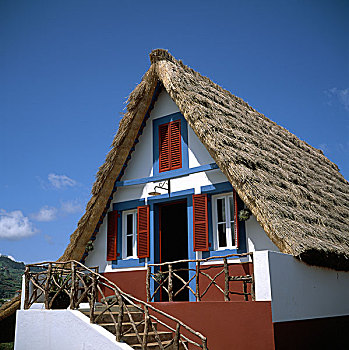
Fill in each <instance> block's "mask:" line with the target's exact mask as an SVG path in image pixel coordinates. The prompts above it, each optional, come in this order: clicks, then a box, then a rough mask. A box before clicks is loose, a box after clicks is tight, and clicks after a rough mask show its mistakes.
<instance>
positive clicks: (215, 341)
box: [151, 301, 274, 350]
mask: <svg viewBox="0 0 349 350" xmlns="http://www.w3.org/2000/svg"><path fill="white" fill-rule="evenodd" d="M151 304H152V305H154V306H155V307H156V308H158V309H160V310H162V311H164V312H166V313H168V314H170V315H172V316H174V317H176V318H178V319H180V320H181V321H183V322H184V323H186V324H187V325H189V326H190V327H191V328H193V329H194V330H196V331H199V332H201V333H202V334H203V335H205V336H206V337H207V338H208V348H209V349H210V350H246V349H248V350H269V349H274V334H273V324H272V318H271V304H270V302H210V301H208V302H172V303H151ZM156 316H157V317H159V315H156ZM159 318H160V319H163V318H161V317H159ZM190 349H194V348H192V347H190ZM195 349H197V348H195Z"/></svg>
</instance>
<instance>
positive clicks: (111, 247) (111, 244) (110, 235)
mask: <svg viewBox="0 0 349 350" xmlns="http://www.w3.org/2000/svg"><path fill="white" fill-rule="evenodd" d="M117 241H118V212H117V211H116V210H115V211H110V212H109V213H108V227H107V261H113V260H116V257H117Z"/></svg>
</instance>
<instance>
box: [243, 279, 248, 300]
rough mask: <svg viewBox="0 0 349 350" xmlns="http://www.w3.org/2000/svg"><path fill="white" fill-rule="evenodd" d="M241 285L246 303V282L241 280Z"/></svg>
mask: <svg viewBox="0 0 349 350" xmlns="http://www.w3.org/2000/svg"><path fill="white" fill-rule="evenodd" d="M242 283H243V292H244V298H245V301H248V294H247V281H245V280H243V281H242Z"/></svg>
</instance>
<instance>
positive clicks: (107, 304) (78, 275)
mask: <svg viewBox="0 0 349 350" xmlns="http://www.w3.org/2000/svg"><path fill="white" fill-rule="evenodd" d="M31 268H32V271H31ZM33 268H34V269H35V271H36V272H34V271H33ZM38 270H40V271H39V272H37V271H38ZM24 276H25V281H24V286H25V287H24V289H25V290H24V293H25V296H24V309H29V308H30V307H31V306H32V304H33V303H35V302H39V301H44V303H45V308H46V309H51V308H52V307H53V305H54V301H55V299H57V298H59V296H60V295H67V296H68V297H69V298H68V303H67V305H66V306H65V307H64V308H67V307H68V306H69V307H70V309H77V308H78V307H79V304H80V303H81V302H85V301H88V302H89V305H90V321H91V323H97V321H98V320H99V319H100V318H101V317H102V316H103V315H110V317H111V319H112V321H113V324H114V327H115V334H116V341H120V340H122V338H123V336H125V335H126V334H129V333H135V335H136V337H137V340H138V342H139V344H140V345H141V348H142V349H144V350H146V349H147V344H148V342H150V341H148V338H149V333H150V332H152V333H153V335H154V338H155V340H156V342H157V343H158V345H159V348H160V349H161V350H165V349H168V348H171V349H174V350H179V349H180V348H181V349H185V350H189V344H191V345H192V346H194V347H196V348H201V349H203V350H208V347H207V338H206V337H204V336H203V335H202V334H201V333H199V332H197V331H195V330H193V329H192V328H191V327H189V326H188V325H186V324H185V323H183V322H182V321H180V320H178V319H177V318H175V317H173V316H171V315H168V314H167V313H165V312H163V311H161V310H159V309H157V308H155V307H154V306H152V305H150V304H148V303H146V302H144V301H142V300H139V299H137V298H135V297H133V296H132V295H130V294H127V293H125V292H123V291H122V290H121V289H120V288H119V287H118V286H117V285H116V284H114V283H113V282H111V281H109V280H108V279H107V278H105V277H104V276H103V275H101V274H99V273H98V268H97V267H91V268H88V267H86V266H84V265H83V264H81V263H80V262H78V261H74V260H71V261H66V262H44V263H38V264H30V265H27V266H26V269H25V274H24ZM97 305H98V306H99V309H98V310H99V311H98V312H96V306H97ZM101 305H102V306H103V308H102V309H101V308H100V306H101ZM115 307H117V310H118V311H117V313H115ZM131 308H133V309H134V308H135V309H136V310H137V311H140V312H141V313H142V314H143V319H142V320H141V321H136V320H135V318H134V317H133V316H132V310H131ZM113 311H114V312H113ZM124 315H127V318H128V322H125V318H124ZM153 322H156V323H158V324H160V325H162V326H163V327H164V328H165V329H167V330H168V331H170V332H171V333H172V339H171V341H170V342H169V343H168V342H167V343H166V345H163V343H162V341H161V339H160V336H159V332H158V330H157V327H155V325H154V323H153ZM129 324H130V325H129ZM140 326H144V327H143V330H142V331H141V330H139V328H140ZM183 330H184V331H185V335H184V334H183Z"/></svg>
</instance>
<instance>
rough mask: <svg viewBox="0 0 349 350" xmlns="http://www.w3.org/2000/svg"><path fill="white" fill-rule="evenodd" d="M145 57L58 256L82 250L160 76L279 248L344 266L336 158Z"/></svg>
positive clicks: (345, 232)
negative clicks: (142, 72) (83, 204)
mask: <svg viewBox="0 0 349 350" xmlns="http://www.w3.org/2000/svg"><path fill="white" fill-rule="evenodd" d="M150 60H151V66H150V68H149V70H148V71H147V72H146V74H145V75H144V77H143V79H142V81H141V83H140V84H139V85H138V86H137V87H136V88H135V90H134V91H133V92H132V93H131V94H130V96H129V99H128V105H127V113H126V114H125V115H124V117H123V118H122V120H121V122H120V125H119V129H118V132H117V134H116V136H115V138H114V141H113V144H112V148H111V150H110V152H109V153H108V155H107V157H106V161H105V163H104V164H103V165H102V166H101V168H100V169H99V171H98V174H97V179H96V182H95V184H94V186H93V189H92V198H91V200H90V201H89V203H88V204H87V208H86V212H85V214H84V215H83V217H82V218H81V220H80V221H79V223H78V227H77V229H76V231H75V232H74V233H73V234H72V235H71V240H70V243H69V245H68V247H67V249H66V251H65V252H64V255H63V256H62V257H61V260H68V259H81V257H82V256H83V254H84V251H85V247H86V244H87V242H88V241H89V239H90V237H91V235H92V234H93V233H94V232H96V227H97V228H98V227H99V225H100V223H101V220H102V218H103V216H104V215H105V213H106V207H107V206H108V204H109V203H110V200H111V194H112V193H113V192H112V191H113V186H114V182H115V180H116V179H117V177H118V176H119V179H120V173H121V174H122V173H123V166H124V164H125V162H126V161H127V157H128V155H129V152H130V149H131V148H132V145H133V143H134V141H135V139H136V137H137V134H138V131H139V130H140V128H142V124H143V126H144V123H143V121H144V117H145V115H146V112H147V110H148V108H149V107H151V100H152V97H153V95H154V92H155V90H156V88H157V86H158V84H161V86H162V88H164V89H165V90H166V91H167V92H168V94H169V95H170V96H171V98H172V99H173V101H174V102H175V103H176V104H177V106H178V108H179V110H180V111H181V113H182V114H183V116H184V117H185V119H186V120H187V122H188V124H189V125H190V127H191V128H192V129H193V130H194V132H195V133H196V135H197V136H198V137H199V139H200V140H201V142H202V143H203V144H204V146H205V147H206V148H207V150H208V152H209V153H210V154H211V156H212V158H213V159H214V160H215V162H216V163H217V165H218V166H219V168H220V169H221V171H222V172H223V173H224V174H225V176H226V177H227V178H228V179H229V181H230V182H231V184H232V185H233V187H234V188H235V189H236V191H237V193H238V195H239V196H240V198H241V199H242V200H243V201H244V202H245V204H246V205H247V206H248V208H249V209H250V210H251V211H252V213H253V215H254V216H255V217H256V218H257V221H258V222H259V223H260V225H261V226H262V227H263V229H264V231H265V232H266V234H267V235H268V236H269V238H270V239H271V240H272V241H273V242H274V243H275V244H276V245H277V246H278V248H279V249H280V251H281V252H284V253H289V254H292V255H294V256H295V257H298V258H300V259H301V260H304V261H306V262H307V263H310V264H315V265H319V266H327V267H331V268H334V269H339V270H349V184H348V182H347V181H346V180H345V179H344V177H343V176H342V175H341V174H340V173H339V171H338V168H337V166H336V165H335V164H334V163H332V162H331V161H330V160H328V159H327V158H326V157H325V156H324V155H323V153H322V152H321V151H320V150H317V149H315V148H313V147H312V146H310V145H308V144H307V143H306V142H304V141H302V140H300V139H299V138H297V137H296V136H295V135H293V134H292V133H290V132H289V131H287V130H286V129H284V128H283V127H281V126H279V125H277V124H276V123H274V122H272V121H271V120H269V119H268V118H266V117H265V116H264V115H262V114H260V113H258V112H257V111H256V110H254V109H253V108H252V107H251V106H249V105H248V104H247V103H246V102H244V101H243V100H242V99H240V98H238V97H236V96H234V95H232V94H231V93H230V92H229V91H226V90H224V89H223V88H221V87H220V86H218V85H217V84H215V83H213V82H212V81H211V80H210V79H208V78H206V77H204V76H202V75H200V74H199V73H197V72H195V71H194V70H192V69H191V68H189V67H187V66H185V65H184V64H183V63H182V62H181V61H178V60H176V59H175V58H174V57H173V56H171V55H170V54H169V53H168V52H167V51H165V50H154V51H153V52H151V54H150Z"/></svg>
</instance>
